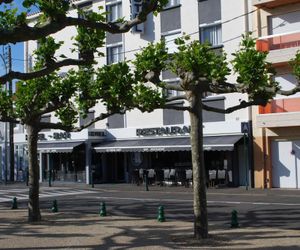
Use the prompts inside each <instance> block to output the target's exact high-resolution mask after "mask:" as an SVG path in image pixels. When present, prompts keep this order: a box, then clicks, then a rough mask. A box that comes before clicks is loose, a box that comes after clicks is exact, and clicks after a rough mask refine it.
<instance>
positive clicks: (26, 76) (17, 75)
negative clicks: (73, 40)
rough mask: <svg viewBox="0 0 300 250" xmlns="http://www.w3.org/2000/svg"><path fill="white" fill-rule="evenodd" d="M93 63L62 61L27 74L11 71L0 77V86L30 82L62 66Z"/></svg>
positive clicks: (76, 60)
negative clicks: (7, 83) (20, 81)
mask: <svg viewBox="0 0 300 250" xmlns="http://www.w3.org/2000/svg"><path fill="white" fill-rule="evenodd" d="M92 62H93V61H87V60H82V59H79V60H78V59H64V60H62V61H59V62H54V63H53V64H51V65H48V66H47V67H45V68H43V69H41V70H38V71H34V72H29V73H22V72H17V71H11V72H9V73H7V74H6V75H3V76H1V77H0V82H1V83H2V84H5V82H7V81H9V80H12V79H19V80H24V81H25V80H30V79H33V78H38V77H42V76H45V75H47V74H50V73H52V72H53V71H55V70H57V69H59V68H61V67H64V66H70V65H73V66H81V65H87V64H89V63H92Z"/></svg>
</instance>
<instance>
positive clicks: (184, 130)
mask: <svg viewBox="0 0 300 250" xmlns="http://www.w3.org/2000/svg"><path fill="white" fill-rule="evenodd" d="M190 131H191V127H190V126H182V127H180V126H171V127H158V128H143V129H137V130H136V135H137V136H155V135H183V134H189V133H190Z"/></svg>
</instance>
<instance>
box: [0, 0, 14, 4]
mask: <svg viewBox="0 0 300 250" xmlns="http://www.w3.org/2000/svg"><path fill="white" fill-rule="evenodd" d="M13 1H14V0H0V4H3V3H12V2H13Z"/></svg>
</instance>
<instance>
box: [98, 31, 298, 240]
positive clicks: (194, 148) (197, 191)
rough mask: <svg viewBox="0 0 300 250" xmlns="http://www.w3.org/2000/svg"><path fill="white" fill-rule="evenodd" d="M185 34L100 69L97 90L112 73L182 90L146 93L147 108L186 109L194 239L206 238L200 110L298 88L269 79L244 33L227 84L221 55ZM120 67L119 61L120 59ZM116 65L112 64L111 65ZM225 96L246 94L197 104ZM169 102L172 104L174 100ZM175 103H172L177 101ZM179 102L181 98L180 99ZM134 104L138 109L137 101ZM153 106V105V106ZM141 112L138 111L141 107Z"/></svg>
mask: <svg viewBox="0 0 300 250" xmlns="http://www.w3.org/2000/svg"><path fill="white" fill-rule="evenodd" d="M188 40H189V38H188V37H185V38H182V39H177V40H176V42H175V43H176V44H177V47H178V51H177V52H175V53H174V54H172V55H169V54H168V51H167V48H166V46H165V42H164V41H162V42H160V43H157V44H150V45H149V46H148V47H146V48H144V49H143V50H142V52H140V53H138V54H136V59H135V60H134V61H133V62H132V63H131V64H133V69H132V70H133V72H132V71H131V70H130V69H129V67H126V69H128V72H122V75H118V72H114V76H113V75H112V72H111V70H110V67H107V68H104V69H103V70H105V72H103V73H104V74H105V75H106V77H101V79H106V78H108V79H109V80H112V81H106V82H102V83H101V84H102V85H101V86H99V87H98V88H99V89H100V90H101V91H103V89H107V88H108V87H109V85H110V84H112V82H113V79H114V77H116V78H118V77H125V76H124V74H126V75H132V74H134V80H135V81H136V83H137V84H138V85H140V86H143V89H144V90H145V91H146V90H147V89H150V90H152V89H157V90H159V89H160V90H161V93H165V92H166V90H176V91H180V93H183V94H182V95H181V96H175V97H166V96H164V97H162V99H161V100H160V102H159V103H160V105H157V104H158V102H151V101H149V99H151V96H147V101H149V102H148V103H149V105H150V106H149V107H148V109H149V110H153V109H157V108H162V109H175V110H181V111H187V112H189V115H190V123H191V132H190V139H191V153H192V166H193V189H194V206H193V207H194V236H195V238H196V239H202V238H207V237H208V217H207V199H206V171H205V166H204V157H203V120H202V112H203V110H207V111H212V112H220V113H231V112H234V111H236V110H239V109H243V108H247V107H250V106H252V105H266V104H267V103H268V101H269V100H271V99H272V98H273V97H274V96H275V95H276V94H286V95H288V94H293V93H295V92H298V91H299V86H296V87H295V89H293V90H290V91H283V90H281V89H280V87H279V85H278V83H277V82H275V81H274V80H273V79H274V78H273V76H274V74H275V72H274V70H273V69H272V67H271V65H270V64H269V63H268V62H266V57H267V53H263V52H259V51H257V50H256V49H255V41H254V40H253V39H252V38H251V37H250V36H248V35H247V36H245V37H244V39H243V41H242V42H241V44H240V49H239V51H238V52H236V53H235V54H234V55H233V56H234V59H233V60H232V62H231V64H232V68H233V73H234V74H235V75H236V77H237V80H236V83H229V82H228V81H227V78H226V77H227V76H228V75H229V74H231V71H232V70H231V69H230V68H229V66H228V62H227V60H226V55H225V54H216V53H215V52H214V51H213V50H212V49H211V47H210V46H209V44H200V43H199V42H198V41H193V42H189V43H188V42H187V41H188ZM121 64H122V65H123V64H124V63H121ZM293 65H294V73H295V74H296V75H297V77H298V79H299V77H300V72H299V70H300V53H299V54H298V55H297V57H296V59H295V60H294V62H293ZM113 67H116V66H113ZM164 70H171V71H172V72H173V73H175V74H176V75H177V76H178V78H179V81H178V84H168V83H167V82H164V81H163V80H162V79H161V75H162V74H161V73H162V72H163V71H164ZM207 92H210V93H215V94H228V93H246V94H248V99H247V100H242V101H240V103H239V104H238V105H236V106H233V107H229V108H226V109H224V110H223V109H219V108H214V107H210V106H207V105H205V104H204V103H203V99H205V97H206V96H205V93H207ZM176 100H184V105H183V106H182V105H176ZM174 101H175V102H174ZM177 103H178V102H177ZM180 104H181V102H180ZM132 105H133V106H134V105H136V106H135V107H137V108H140V107H139V106H138V104H137V103H136V104H135V103H132ZM153 105H154V106H153ZM141 110H142V111H144V110H143V109H141Z"/></svg>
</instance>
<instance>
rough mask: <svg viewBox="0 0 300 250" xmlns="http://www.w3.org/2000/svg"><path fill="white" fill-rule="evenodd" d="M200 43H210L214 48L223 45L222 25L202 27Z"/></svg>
mask: <svg viewBox="0 0 300 250" xmlns="http://www.w3.org/2000/svg"><path fill="white" fill-rule="evenodd" d="M200 42H201V43H205V42H209V43H210V44H211V45H212V46H220V45H222V26H221V24H216V25H209V26H204V27H200Z"/></svg>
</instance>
